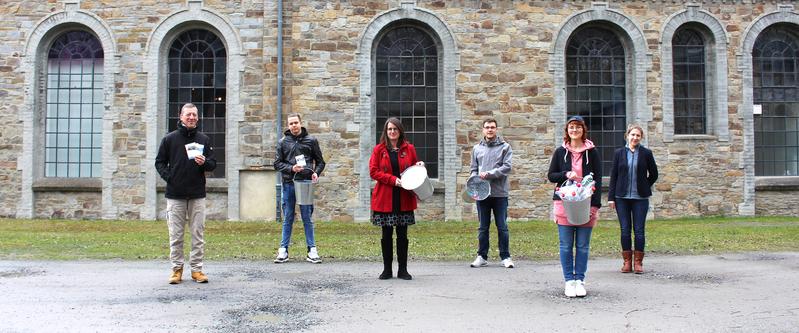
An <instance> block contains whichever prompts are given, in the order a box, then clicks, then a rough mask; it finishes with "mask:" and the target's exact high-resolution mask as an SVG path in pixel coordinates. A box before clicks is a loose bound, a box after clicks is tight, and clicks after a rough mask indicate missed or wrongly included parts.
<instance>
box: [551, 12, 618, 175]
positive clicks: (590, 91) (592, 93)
mask: <svg viewBox="0 0 799 333" xmlns="http://www.w3.org/2000/svg"><path fill="white" fill-rule="evenodd" d="M626 72H627V69H626V58H625V50H624V45H623V44H622V43H621V40H620V39H619V37H618V36H617V35H616V33H615V32H613V31H612V30H610V29H607V28H604V27H600V26H593V25H592V26H586V27H582V28H581V29H579V30H577V31H575V32H574V34H573V35H572V36H571V38H570V39H569V41H568V42H567V44H566V115H567V117H569V116H573V115H580V116H582V117H584V118H585V120H586V122H587V125H588V129H589V133H590V135H589V137H590V138H591V140H592V141H593V142H594V144H596V146H597V148H598V149H599V152H600V154H601V156H602V168H603V169H604V170H610V169H611V165H612V163H613V150H614V149H615V148H617V147H619V146H623V145H624V131H625V126H626V122H627V116H626V113H627V93H626V84H627V82H626V81H627V79H626Z"/></svg>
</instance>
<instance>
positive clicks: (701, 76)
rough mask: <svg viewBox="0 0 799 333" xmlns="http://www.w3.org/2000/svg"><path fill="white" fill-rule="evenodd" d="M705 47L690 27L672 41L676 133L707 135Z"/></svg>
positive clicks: (701, 38) (700, 34)
mask: <svg viewBox="0 0 799 333" xmlns="http://www.w3.org/2000/svg"><path fill="white" fill-rule="evenodd" d="M705 44H706V43H705V38H704V36H702V33H700V32H699V31H697V30H696V29H694V28H691V27H681V28H680V29H679V30H677V32H676V33H675V34H674V38H673V39H672V61H673V62H674V65H673V70H674V134H707V102H708V101H707V98H706V87H707V86H706V84H707V82H706V80H705V73H706V66H705V65H706V45H705Z"/></svg>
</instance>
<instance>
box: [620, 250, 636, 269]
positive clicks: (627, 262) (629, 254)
mask: <svg viewBox="0 0 799 333" xmlns="http://www.w3.org/2000/svg"><path fill="white" fill-rule="evenodd" d="M621 257H622V258H624V265H623V266H621V272H622V273H632V271H633V251H621Z"/></svg>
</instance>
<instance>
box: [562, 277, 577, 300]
mask: <svg viewBox="0 0 799 333" xmlns="http://www.w3.org/2000/svg"><path fill="white" fill-rule="evenodd" d="M575 282H576V280H569V281H566V286H565V287H564V288H563V293H564V294H565V295H566V297H577V293H576V291H575V290H574V285H575Z"/></svg>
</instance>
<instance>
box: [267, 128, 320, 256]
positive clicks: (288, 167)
mask: <svg viewBox="0 0 799 333" xmlns="http://www.w3.org/2000/svg"><path fill="white" fill-rule="evenodd" d="M287 123H288V127H289V129H288V130H286V132H284V133H283V134H284V136H283V138H282V139H280V142H278V145H277V152H276V154H275V170H277V171H279V172H280V173H281V174H282V175H283V186H282V191H281V197H282V201H283V203H282V207H283V237H282V240H281V241H280V248H279V249H278V251H277V257H276V258H275V263H283V262H286V261H288V260H289V253H288V248H289V243H290V242H291V227H292V225H293V224H294V205H295V204H296V203H297V198H296V196H295V194H294V181H295V180H302V181H308V180H311V181H313V182H316V180H317V178H318V177H319V175H320V174H322V170H324V169H325V159H324V158H323V157H322V151H321V150H320V149H319V141H317V140H316V138H314V137H312V136H310V135H308V130H306V129H305V127H302V118H301V117H300V115H299V114H297V113H292V114H290V115H289V116H288V118H287ZM311 214H313V205H312V204H311V205H300V215H301V216H302V224H303V227H304V229H305V244H306V245H307V246H308V255H307V256H306V257H305V260H307V261H309V262H312V263H315V264H318V263H321V262H322V259H321V258H320V257H319V253H318V252H317V250H316V241H315V239H314V225H313V221H311Z"/></svg>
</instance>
